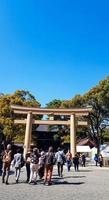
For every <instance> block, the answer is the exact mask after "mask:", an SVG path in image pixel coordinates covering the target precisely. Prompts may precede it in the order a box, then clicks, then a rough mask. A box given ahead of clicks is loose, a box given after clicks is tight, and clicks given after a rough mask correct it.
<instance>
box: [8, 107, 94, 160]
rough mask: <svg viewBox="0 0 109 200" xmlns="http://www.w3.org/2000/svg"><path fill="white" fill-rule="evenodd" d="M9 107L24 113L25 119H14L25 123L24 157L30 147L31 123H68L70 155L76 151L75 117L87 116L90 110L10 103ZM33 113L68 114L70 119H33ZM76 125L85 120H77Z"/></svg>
mask: <svg viewBox="0 0 109 200" xmlns="http://www.w3.org/2000/svg"><path fill="white" fill-rule="evenodd" d="M11 108H12V110H13V112H14V113H16V114H26V115H27V119H24V120H15V121H14V123H16V124H26V131H25V141H24V157H25V155H26V153H27V151H28V149H30V144H31V133H32V124H37V125H40V124H44V125H70V150H71V153H72V156H74V155H75V153H76V120H75V119H76V117H78V116H87V115H88V114H89V112H90V111H91V110H92V109H91V108H79V109H49V108H33V107H24V106H18V105H11ZM33 115H48V116H56V115H58V116H59V115H60V116H69V117H70V120H66V121H64V120H53V119H52V120H35V119H34V118H33ZM77 125H87V121H78V122H77Z"/></svg>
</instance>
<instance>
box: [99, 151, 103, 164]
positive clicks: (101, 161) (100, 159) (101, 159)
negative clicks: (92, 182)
mask: <svg viewBox="0 0 109 200" xmlns="http://www.w3.org/2000/svg"><path fill="white" fill-rule="evenodd" d="M99 164H100V167H102V166H103V156H102V154H100V156H99Z"/></svg>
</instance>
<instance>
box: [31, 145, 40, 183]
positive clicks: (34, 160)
mask: <svg viewBox="0 0 109 200" xmlns="http://www.w3.org/2000/svg"><path fill="white" fill-rule="evenodd" d="M38 163H39V150H38V148H34V149H33V153H31V155H30V180H29V184H31V183H34V184H37V182H36V181H37V173H38V168H39V164H38Z"/></svg>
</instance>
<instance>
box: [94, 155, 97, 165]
mask: <svg viewBox="0 0 109 200" xmlns="http://www.w3.org/2000/svg"><path fill="white" fill-rule="evenodd" d="M94 160H95V165H96V166H97V164H98V155H97V154H95V156H94Z"/></svg>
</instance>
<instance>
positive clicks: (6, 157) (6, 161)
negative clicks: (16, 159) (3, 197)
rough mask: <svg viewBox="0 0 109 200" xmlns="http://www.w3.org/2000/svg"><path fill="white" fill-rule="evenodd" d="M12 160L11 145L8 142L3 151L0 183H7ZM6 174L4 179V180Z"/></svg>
mask: <svg viewBox="0 0 109 200" xmlns="http://www.w3.org/2000/svg"><path fill="white" fill-rule="evenodd" d="M11 160H12V151H11V145H10V144H8V145H7V148H6V150H5V151H4V153H3V173H2V183H6V184H7V185H8V184H9V182H8V179H9V172H10V165H11ZM5 176H6V181H5Z"/></svg>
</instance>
